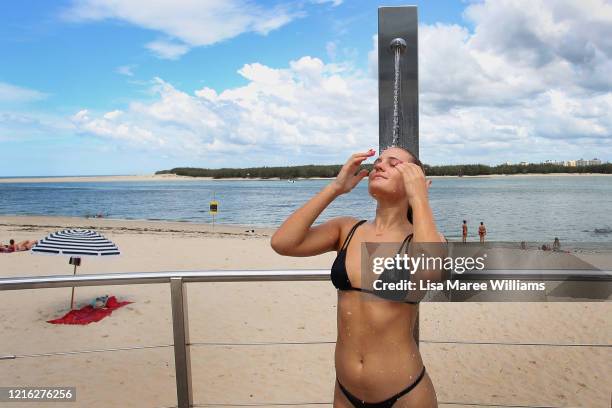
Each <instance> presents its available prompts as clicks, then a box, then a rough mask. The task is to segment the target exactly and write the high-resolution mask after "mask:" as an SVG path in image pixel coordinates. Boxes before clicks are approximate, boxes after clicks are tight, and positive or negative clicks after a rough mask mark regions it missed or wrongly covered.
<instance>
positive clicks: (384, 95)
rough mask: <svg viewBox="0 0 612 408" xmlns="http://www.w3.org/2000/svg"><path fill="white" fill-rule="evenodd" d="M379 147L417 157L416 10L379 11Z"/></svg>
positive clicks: (388, 9)
mask: <svg viewBox="0 0 612 408" xmlns="http://www.w3.org/2000/svg"><path fill="white" fill-rule="evenodd" d="M378 135H379V136H378V138H379V139H378V144H379V151H380V152H382V151H383V150H385V149H386V148H388V147H391V146H399V147H403V148H405V149H407V150H409V151H410V152H411V153H412V154H413V155H414V156H416V157H417V158H418V157H419V72H418V18H417V8H416V6H402V7H379V8H378Z"/></svg>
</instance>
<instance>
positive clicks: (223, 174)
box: [155, 163, 612, 179]
mask: <svg viewBox="0 0 612 408" xmlns="http://www.w3.org/2000/svg"><path fill="white" fill-rule="evenodd" d="M372 166H373V165H372V164H365V165H362V166H361V168H365V169H367V170H368V171H370V170H372ZM341 168H342V165H341V164H334V165H313V164H311V165H306V166H286V167H267V166H264V167H247V168H242V169H238V168H221V169H206V168H197V167H176V168H173V169H170V170H161V171H157V172H155V174H176V175H178V176H189V177H212V178H216V179H221V178H233V177H240V178H262V179H268V178H277V177H278V178H281V179H295V178H309V177H336V176H337V175H338V172H339V171H340V169H341ZM424 168H425V174H426V175H428V176H481V175H492V174H530V173H531V174H533V173H544V174H550V173H602V174H612V163H604V164H599V165H590V166H580V167H566V166H562V165H557V164H544V163H539V164H538V163H530V164H527V165H520V164H499V165H497V166H488V165H486V164H456V165H443V166H430V165H427V164H425V165H424Z"/></svg>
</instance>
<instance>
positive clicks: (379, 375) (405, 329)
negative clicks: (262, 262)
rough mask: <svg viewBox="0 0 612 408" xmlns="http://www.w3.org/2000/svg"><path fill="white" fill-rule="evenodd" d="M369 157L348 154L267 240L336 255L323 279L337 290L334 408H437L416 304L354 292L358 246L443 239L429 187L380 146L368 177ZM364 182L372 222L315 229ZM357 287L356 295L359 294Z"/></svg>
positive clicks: (406, 161)
mask: <svg viewBox="0 0 612 408" xmlns="http://www.w3.org/2000/svg"><path fill="white" fill-rule="evenodd" d="M374 154H375V152H374V151H373V150H372V149H370V150H369V151H367V152H363V153H355V154H353V155H352V156H351V157H350V158H349V160H348V161H347V162H346V164H345V165H344V166H343V167H342V169H341V170H340V173H339V174H338V176H337V177H336V179H335V180H333V181H332V182H331V183H330V184H328V185H327V186H326V187H325V188H323V189H322V190H321V191H320V192H319V193H317V194H316V195H315V196H314V197H313V198H311V199H310V200H309V201H308V202H307V203H306V204H304V205H303V206H302V207H301V208H299V209H298V210H296V211H295V212H294V213H293V214H291V216H289V217H288V218H287V220H285V222H284V223H283V224H282V225H281V226H280V228H279V229H278V230H277V231H276V232H275V234H274V235H273V236H272V239H271V245H272V248H273V249H274V250H275V251H276V252H277V253H279V254H281V255H287V256H313V255H318V254H321V253H324V252H328V251H333V250H335V251H338V256H337V258H336V260H335V262H334V264H333V267H332V272H331V277H332V282H333V284H334V286H335V287H336V288H337V289H338V308H337V311H338V312H337V313H338V315H337V319H338V337H337V342H336V353H335V365H336V377H337V381H336V384H335V391H334V407H347V408H350V407H357V408H359V407H367V408H384V407H387V408H388V407H395V408H397V407H406V408H417V407H418V408H430V407H437V399H436V394H435V391H434V387H433V384H432V382H431V379H430V378H429V375H428V374H427V372H426V371H425V366H424V364H423V361H422V360H421V355H420V353H419V349H418V348H417V345H416V342H415V341H414V336H413V329H414V323H415V321H416V316H417V311H418V305H417V303H416V302H396V301H391V300H383V301H380V300H379V301H367V296H373V294H372V293H364V292H367V289H365V288H361V287H360V285H361V282H360V281H361V273H360V265H361V255H360V248H361V246H360V244H361V242H364V241H367V242H402V243H406V242H410V241H412V242H427V243H430V242H431V243H440V242H445V239H444V237H443V236H442V235H441V234H439V233H438V231H437V230H436V225H435V222H434V218H433V215H432V211H431V208H430V206H429V200H428V188H429V185H430V182H428V181H426V180H425V175H424V173H423V168H422V165H421V163H420V162H419V161H418V159H416V158H415V157H414V156H413V155H412V154H411V153H409V152H408V151H407V150H404V149H402V148H399V147H392V148H388V149H386V150H385V151H384V152H382V154H381V155H380V156H379V157H378V158H377V159H376V161H375V162H374V167H373V169H372V171H371V172H370V173H368V171H367V170H361V171H359V172H358V173H357V174H355V173H356V172H357V169H358V168H359V166H360V164H361V163H362V162H363V161H364V160H366V159H367V158H369V157H371V156H373V155H374ZM366 176H369V177H368V181H369V183H368V191H369V194H370V195H371V196H372V197H373V198H374V199H376V201H377V207H376V216H375V218H374V220H372V221H367V220H361V221H359V220H357V219H356V218H352V217H338V218H333V219H331V220H329V221H327V222H324V223H322V224H320V225H317V226H316V227H313V226H312V224H313V223H314V221H315V220H316V219H317V217H318V216H319V214H321V212H322V211H323V210H324V209H325V208H326V207H327V206H328V205H329V204H330V203H331V202H332V201H333V200H334V199H335V198H336V197H338V196H339V195H341V194H345V193H348V192H349V191H351V190H352V189H353V188H354V187H355V186H356V185H357V183H359V181H361V180H362V179H363V178H365V177H366ZM362 289H363V290H362Z"/></svg>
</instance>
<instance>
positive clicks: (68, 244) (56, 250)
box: [31, 229, 121, 310]
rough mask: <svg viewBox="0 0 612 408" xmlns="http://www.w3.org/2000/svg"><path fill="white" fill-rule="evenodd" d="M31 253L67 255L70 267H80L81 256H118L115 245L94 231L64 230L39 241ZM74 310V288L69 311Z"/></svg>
mask: <svg viewBox="0 0 612 408" xmlns="http://www.w3.org/2000/svg"><path fill="white" fill-rule="evenodd" d="M31 251H32V253H37V254H48V255H69V256H70V262H69V263H70V265H74V273H73V275H76V271H77V267H78V266H79V265H81V256H111V255H120V254H121V253H120V252H119V248H117V245H115V244H114V243H112V242H111V241H110V240H108V239H106V238H105V237H104V236H103V235H101V234H99V233H97V232H96V231H92V230H87V229H65V230H63V231H58V232H54V233H52V234H49V235H48V236H46V237H45V238H43V239H41V240H40V241H38V242H37V243H36V245H34V246H33V247H32V249H31ZM72 309H74V286H73V287H72V296H71V299H70V310H72Z"/></svg>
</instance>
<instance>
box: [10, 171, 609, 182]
mask: <svg viewBox="0 0 612 408" xmlns="http://www.w3.org/2000/svg"><path fill="white" fill-rule="evenodd" d="M555 176H559V177H590V176H594V177H600V176H601V177H606V176H612V174H605V173H527V174H482V175H477V176H427V178H432V179H435V178H464V179H469V178H505V177H555ZM334 178H335V177H307V178H303V177H298V178H295V179H293V180H301V181H304V180H333V179H334ZM281 180H282V181H284V180H288V179H281V178H280V177H270V178H257V177H249V178H247V177H227V178H214V177H191V176H179V175H176V174H144V175H124V176H59V177H14V178H10V177H9V178H7V177H0V184H20V183H102V182H159V181H281Z"/></svg>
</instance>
